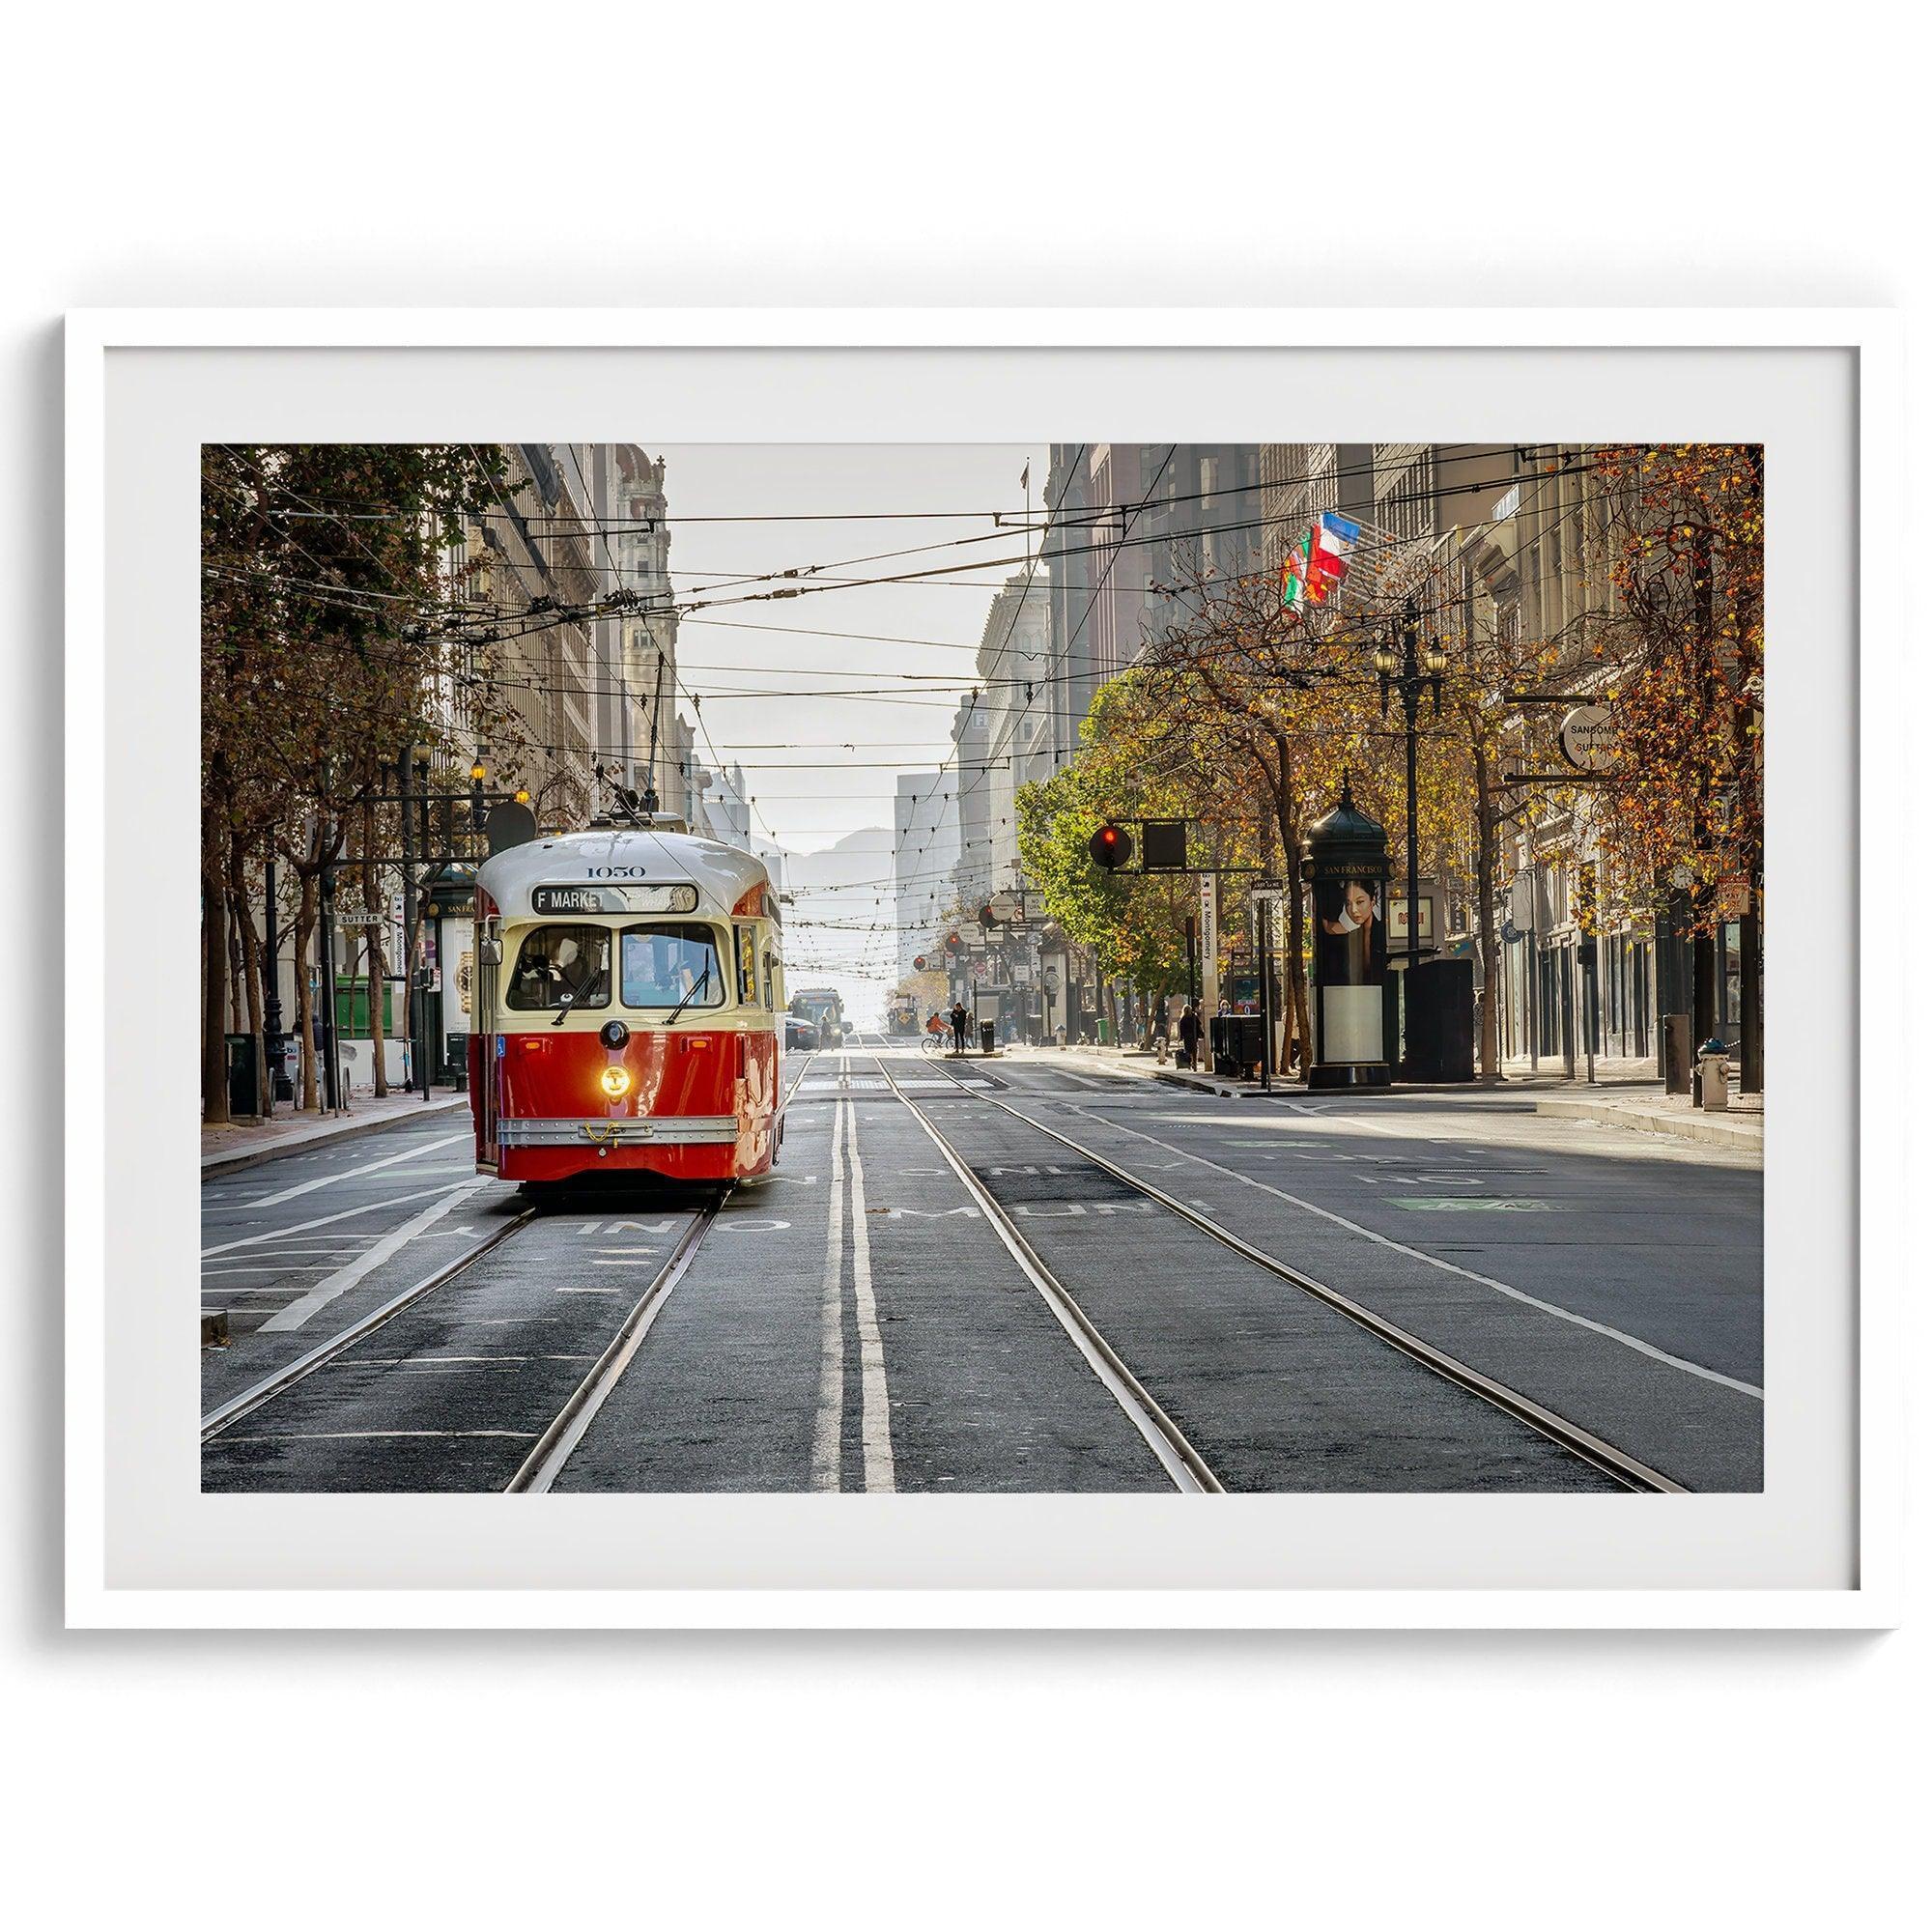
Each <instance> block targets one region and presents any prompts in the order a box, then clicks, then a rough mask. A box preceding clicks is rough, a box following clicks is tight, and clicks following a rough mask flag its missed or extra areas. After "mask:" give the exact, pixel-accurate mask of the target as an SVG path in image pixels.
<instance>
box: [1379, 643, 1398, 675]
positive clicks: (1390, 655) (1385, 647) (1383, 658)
mask: <svg viewBox="0 0 1932 1932" xmlns="http://www.w3.org/2000/svg"><path fill="white" fill-rule="evenodd" d="M1401 668H1402V659H1401V658H1400V657H1398V656H1397V655H1396V648H1395V646H1394V645H1393V644H1389V643H1381V644H1378V645H1377V646H1376V670H1377V673H1378V675H1379V676H1382V677H1393V676H1394V675H1395V674H1396V672H1397V671H1399V670H1400V669H1401Z"/></svg>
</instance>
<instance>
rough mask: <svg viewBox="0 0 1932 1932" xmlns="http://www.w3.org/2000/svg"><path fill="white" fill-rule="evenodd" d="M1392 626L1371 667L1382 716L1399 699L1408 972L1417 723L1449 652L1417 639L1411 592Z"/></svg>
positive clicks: (1413, 941)
mask: <svg viewBox="0 0 1932 1932" xmlns="http://www.w3.org/2000/svg"><path fill="white" fill-rule="evenodd" d="M1396 630H1397V636H1396V639H1381V640H1380V641H1379V642H1378V643H1377V645H1376V650H1375V667H1376V676H1377V678H1378V680H1379V681H1380V684H1381V697H1382V716H1383V717H1384V718H1386V717H1387V716H1388V707H1389V696H1390V694H1391V693H1394V694H1395V695H1396V696H1399V697H1400V698H1401V699H1402V724H1403V739H1404V752H1405V762H1406V769H1407V776H1408V967H1409V970H1411V971H1413V969H1414V968H1415V967H1417V966H1419V965H1421V963H1422V918H1421V910H1422V907H1421V901H1422V890H1421V887H1420V885H1419V883H1418V881H1417V877H1416V874H1417V871H1418V870H1419V868H1420V865H1421V855H1420V850H1419V848H1420V844H1421V839H1420V836H1419V834H1418V830H1417V825H1416V796H1415V762H1416V740H1417V737H1418V736H1419V732H1418V729H1417V724H1418V720H1419V718H1420V716H1421V711H1422V694H1423V692H1424V691H1427V692H1428V693H1429V703H1430V713H1431V715H1432V716H1433V717H1437V718H1439V717H1440V716H1441V715H1442V674H1443V672H1445V671H1446V670H1447V669H1448V668H1449V653H1448V652H1447V651H1446V650H1444V649H1443V647H1442V640H1441V639H1439V638H1435V637H1432V638H1431V639H1429V640H1428V642H1427V643H1426V644H1425V643H1424V642H1423V639H1422V611H1421V609H1420V607H1419V606H1418V605H1417V603H1416V601H1415V599H1414V598H1413V597H1409V598H1407V599H1406V600H1405V601H1404V603H1403V607H1402V617H1401V620H1400V622H1399V623H1398V625H1397V627H1396ZM1413 985H1414V982H1413V981H1412V980H1411V981H1408V982H1406V988H1405V993H1404V1001H1403V1004H1404V1007H1405V1009H1406V1008H1407V1005H1408V993H1409V991H1412V990H1413ZM1407 1035H1408V1029H1407V1028H1406V1027H1405V1028H1404V1043H1403V1064H1404V1066H1405V1068H1406V1067H1407V1066H1408V1065H1409V1064H1410V1062H1411V1058H1412V1056H1411V1052H1410V1048H1409V1045H1408V1039H1407Z"/></svg>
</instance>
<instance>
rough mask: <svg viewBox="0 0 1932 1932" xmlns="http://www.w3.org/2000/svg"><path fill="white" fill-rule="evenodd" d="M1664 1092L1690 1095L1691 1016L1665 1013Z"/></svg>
mask: <svg viewBox="0 0 1932 1932" xmlns="http://www.w3.org/2000/svg"><path fill="white" fill-rule="evenodd" d="M1663 1091H1664V1092H1665V1093H1666V1094H1688V1093H1690V1014H1689V1013H1665V1014H1664V1016H1663Z"/></svg>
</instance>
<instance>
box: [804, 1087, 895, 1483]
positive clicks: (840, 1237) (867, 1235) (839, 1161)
mask: <svg viewBox="0 0 1932 1932" xmlns="http://www.w3.org/2000/svg"><path fill="white" fill-rule="evenodd" d="M848 1152H849V1155H850V1159H849V1164H848V1160H847V1155H848ZM848 1174H849V1179H850V1187H851V1217H852V1306H853V1313H854V1316H855V1318H856V1322H855V1325H856V1326H857V1329H858V1334H859V1392H860V1416H859V1440H860V1446H861V1449H862V1451H863V1458H864V1460H863V1474H864V1483H865V1487H866V1489H867V1490H868V1491H892V1490H895V1489H896V1488H897V1487H898V1485H897V1483H896V1481H895V1478H894V1472H893V1431H892V1401H891V1397H890V1395H889V1393H888V1391H887V1386H886V1351H885V1348H884V1345H883V1344H882V1343H881V1342H880V1340H879V1311H878V1304H877V1302H876V1300H875V1299H874V1297H873V1293H872V1243H871V1232H870V1230H869V1229H868V1228H867V1226H866V1169H865V1163H864V1162H863V1161H862V1160H861V1159H860V1157H859V1123H858V1111H857V1109H856V1108H855V1107H854V1106H853V1105H852V1103H851V1102H850V1101H849V1100H846V1099H842V1098H841V1099H838V1100H836V1101H834V1103H833V1112H832V1185H831V1188H830V1190H829V1192H830V1197H831V1198H830V1203H829V1209H830V1211H829V1213H828V1215H827V1219H826V1233H825V1288H824V1299H823V1303H822V1309H821V1322H820V1350H819V1372H818V1419H817V1425H816V1427H815V1428H814V1430H813V1432H812V1444H811V1487H812V1488H813V1489H814V1490H837V1489H838V1488H839V1487H840V1469H839V1463H840V1453H839V1451H840V1439H841V1437H842V1435H843V1434H844V1421H845V1214H846V1207H845V1202H846V1184H847V1178H848Z"/></svg>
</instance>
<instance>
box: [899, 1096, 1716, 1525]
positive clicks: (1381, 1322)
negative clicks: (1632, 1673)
mask: <svg viewBox="0 0 1932 1932" xmlns="http://www.w3.org/2000/svg"><path fill="white" fill-rule="evenodd" d="M880 1065H881V1067H883V1066H884V1065H885V1063H884V1061H883V1060H881V1062H880ZM949 1071H950V1070H949ZM952 1077H953V1080H954V1084H955V1085H956V1086H957V1087H958V1088H959V1090H960V1092H961V1093H962V1094H966V1095H967V1096H968V1097H969V1098H971V1099H974V1100H979V1101H981V1102H983V1103H984V1104H985V1105H987V1106H990V1107H997V1108H999V1109H1000V1111H1001V1112H1002V1113H1006V1114H1010V1115H1011V1116H1012V1117H1013V1119H1014V1120H1016V1121H1021V1122H1025V1123H1026V1124H1027V1125H1028V1126H1030V1127H1032V1128H1033V1129H1034V1130H1035V1131H1036V1132H1037V1133H1042V1134H1045V1135H1046V1136H1047V1137H1048V1139H1050V1140H1056V1141H1058V1142H1059V1143H1060V1144H1061V1145H1062V1146H1063V1147H1065V1148H1066V1149H1068V1150H1069V1151H1072V1152H1073V1153H1076V1154H1078V1155H1079V1156H1080V1158H1081V1159H1082V1160H1086V1161H1090V1162H1092V1164H1093V1165H1094V1166H1095V1167H1097V1168H1099V1169H1100V1170H1101V1172H1102V1173H1104V1174H1109V1175H1111V1176H1112V1177H1113V1178H1114V1179H1116V1180H1120V1181H1122V1182H1124V1183H1125V1184H1126V1185H1127V1186H1128V1187H1131V1188H1132V1189H1134V1190H1135V1192H1137V1193H1139V1194H1144V1195H1145V1196H1146V1197H1147V1198H1148V1199H1149V1200H1150V1201H1152V1202H1154V1203H1156V1204H1157V1205H1158V1206H1160V1207H1162V1208H1166V1209H1167V1210H1168V1212H1169V1213H1171V1214H1174V1215H1176V1216H1178V1217H1179V1219H1180V1220H1182V1221H1185V1222H1187V1223H1188V1224H1189V1225H1190V1226H1192V1227H1194V1228H1196V1229H1198V1230H1199V1231H1200V1232H1201V1233H1202V1234H1204V1235H1208V1236H1211V1237H1212V1238H1213V1239H1214V1240H1216V1241H1219V1242H1220V1243H1221V1245H1222V1246H1223V1247H1225V1248H1229V1249H1232V1250H1233V1252H1234V1253H1236V1254H1237V1255H1239V1256H1240V1257H1241V1258H1242V1259H1243V1260H1245V1261H1248V1262H1252V1263H1253V1264H1255V1265H1256V1266H1257V1267H1260V1268H1264V1269H1265V1270H1266V1271H1267V1272H1268V1273H1269V1274H1272V1275H1274V1276H1276V1277H1278V1278H1279V1279H1280V1280H1282V1281H1285V1282H1287V1283H1289V1284H1290V1285H1291V1286H1292V1287H1294V1288H1298V1289H1300V1290H1301V1291H1302V1293H1305V1294H1308V1295H1311V1296H1313V1297H1314V1299H1316V1300H1317V1301H1320V1302H1322V1303H1323V1304H1325V1305H1326V1306H1327V1307H1329V1308H1332V1309H1333V1310H1334V1311H1335V1312H1336V1313H1337V1314H1339V1315H1342V1316H1344V1317H1346V1318H1347V1319H1348V1320H1349V1321H1352V1322H1354V1323H1355V1324H1356V1325H1357V1326H1358V1327H1360V1328H1364V1329H1366V1330H1367V1331H1368V1332H1369V1333H1370V1334H1371V1335H1374V1336H1375V1337H1376V1338H1377V1339H1378V1341H1381V1342H1384V1343H1386V1344H1387V1345H1388V1346H1389V1347H1390V1348H1392V1349H1395V1350H1398V1351H1399V1352H1400V1353H1402V1354H1405V1355H1406V1356H1407V1357H1408V1358H1409V1359H1410V1360H1411V1361H1414V1362H1416V1363H1418V1364H1420V1366H1422V1367H1423V1368H1425V1369H1428V1370H1429V1371H1431V1372H1432V1373H1433V1374H1435V1375H1437V1376H1440V1377H1441V1378H1443V1379H1444V1380H1445V1381H1448V1382H1451V1383H1453V1384H1454V1385H1455V1386H1456V1387H1458V1388H1460V1389H1463V1391H1464V1392H1465V1393H1467V1394H1469V1395H1473V1396H1475V1397H1477V1398H1478V1399H1479V1400H1481V1401H1483V1402H1486V1403H1489V1404H1490V1405H1491V1406H1493V1407H1495V1408H1499V1409H1501V1410H1502V1411H1503V1413H1504V1414H1506V1415H1509V1416H1512V1417H1514V1418H1515V1419H1516V1420H1517V1421H1518V1422H1520V1423H1522V1424H1523V1425H1525V1426H1526V1427H1528V1428H1530V1429H1533V1430H1535V1431H1536V1432H1537V1433H1538V1434H1539V1435H1544V1436H1547V1437H1548V1439H1549V1440H1551V1441H1552V1442H1555V1443H1556V1444H1558V1445H1559V1446H1560V1447H1561V1448H1564V1449H1567V1450H1568V1451H1569V1452H1570V1453H1571V1454H1572V1455H1573V1456H1576V1457H1577V1459H1578V1460H1579V1461H1581V1462H1584V1463H1589V1464H1590V1465H1591V1467H1593V1468H1595V1469H1596V1470H1598V1471H1599V1472H1600V1473H1601V1474H1603V1475H1606V1476H1608V1477H1609V1478H1610V1479H1611V1480H1612V1481H1614V1482H1619V1483H1621V1484H1623V1485H1624V1486H1625V1488H1627V1489H1631V1490H1636V1491H1639V1492H1645V1493H1648V1494H1653V1495H1683V1494H1685V1493H1687V1492H1686V1490H1685V1486H1684V1485H1683V1484H1682V1483H1679V1482H1677V1481H1675V1480H1674V1479H1673V1478H1671V1477H1669V1476H1666V1475H1664V1474H1663V1473H1662V1470H1659V1469H1653V1468H1652V1467H1651V1466H1650V1465H1649V1464H1648V1463H1642V1462H1639V1461H1638V1460H1637V1459H1636V1458H1635V1457H1634V1456H1631V1455H1629V1454H1627V1453H1626V1452H1625V1451H1623V1450H1621V1449H1619V1448H1617V1447H1616V1445H1615V1444H1614V1443H1611V1442H1606V1441H1605V1440H1604V1438H1603V1437H1602V1436H1600V1435H1595V1434H1593V1433H1592V1432H1591V1431H1589V1430H1587V1429H1585V1428H1583V1427H1582V1425H1581V1424H1579V1423H1576V1422H1572V1421H1570V1420H1569V1418H1568V1417H1566V1416H1562V1415H1558V1414H1557V1413H1556V1411H1555V1410H1554V1409H1550V1408H1546V1407H1545V1406H1543V1405H1542V1404H1541V1403H1539V1402H1537V1401H1535V1400H1533V1399H1532V1398H1531V1397H1529V1396H1526V1395H1524V1394H1523V1393H1522V1392H1521V1391H1520V1390H1519V1389H1513V1388H1511V1387H1510V1386H1509V1385H1508V1384H1507V1383H1504V1382H1499V1381H1497V1380H1496V1379H1495V1378H1494V1377H1492V1376H1488V1375H1485V1374H1484V1373H1483V1372H1482V1371H1481V1370H1480V1369H1476V1368H1472V1367H1471V1366H1470V1365H1469V1364H1468V1363H1466V1362H1463V1361H1461V1360H1459V1359H1458V1358H1457V1357H1456V1356H1454V1355H1451V1354H1448V1353H1446V1352H1445V1351H1444V1350H1440V1349H1438V1348H1436V1347H1435V1345H1434V1344H1433V1343H1429V1342H1425V1341H1424V1340H1423V1339H1422V1338H1421V1337H1420V1336H1419V1335H1413V1334H1411V1333H1410V1332H1409V1331H1408V1330H1407V1329H1406V1328H1403V1327H1401V1326H1399V1325H1398V1324H1397V1323H1395V1322H1393V1321H1389V1320H1388V1318H1387V1317H1386V1316H1382V1315H1378V1314H1377V1313H1376V1312H1375V1311H1374V1310H1373V1309H1371V1308H1367V1307H1365V1306H1364V1305H1363V1304H1362V1303H1361V1302H1359V1301H1355V1300H1353V1299H1352V1298H1351V1297H1350V1296H1349V1295H1346V1294H1344V1293H1341V1291H1340V1290H1338V1289H1334V1288H1330V1287H1329V1286H1328V1284H1327V1283H1326V1282H1321V1281H1317V1280H1316V1279H1315V1277H1314V1276H1313V1275H1310V1274H1304V1273H1303V1272H1302V1271H1301V1269H1299V1268H1297V1267H1295V1266H1293V1265H1292V1264H1290V1263H1288V1262H1285V1261H1282V1260H1281V1259H1280V1258H1279V1257H1278V1256H1275V1255H1271V1254H1269V1253H1267V1251H1266V1250H1265V1249H1263V1248H1258V1247H1256V1246H1255V1245H1254V1243H1253V1242H1251V1241H1245V1240H1243V1239H1242V1238H1241V1236H1238V1235H1236V1233H1234V1232H1233V1230H1232V1229H1228V1228H1224V1227H1222V1226H1221V1224H1220V1223H1219V1222H1218V1221H1214V1220H1212V1219H1210V1218H1209V1217H1208V1215H1206V1214H1203V1213H1201V1212H1200V1211H1199V1210H1198V1209H1197V1208H1190V1207H1189V1206H1188V1205H1187V1203H1186V1202H1184V1201H1180V1200H1177V1199H1176V1198H1175V1196H1173V1195H1172V1194H1169V1193H1168V1192H1167V1191H1166V1190H1165V1189H1164V1188H1161V1187H1157V1186H1155V1185H1154V1183H1153V1182H1152V1181H1151V1180H1144V1179H1141V1177H1140V1176H1139V1175H1137V1174H1134V1173H1132V1172H1130V1171H1129V1170H1128V1169H1126V1168H1124V1167H1122V1166H1120V1165H1119V1164H1118V1163H1117V1162H1114V1161H1111V1160H1109V1159H1108V1158H1107V1157H1106V1155H1104V1154H1099V1153H1095V1152H1094V1150H1093V1149H1092V1148H1089V1147H1085V1146H1083V1145H1082V1144H1081V1143H1080V1142H1078V1141H1076V1140H1074V1139H1073V1138H1072V1137H1071V1136H1070V1135H1067V1134H1064V1133H1062V1132H1061V1131H1060V1130H1059V1129H1058V1128H1057V1127H1050V1126H1048V1125H1047V1124H1046V1123H1045V1122H1043V1121H1037V1120H1035V1119H1034V1118H1033V1117H1032V1116H1031V1115H1029V1114H1026V1113H1023V1112H1021V1110H1020V1109H1019V1108H1018V1107H1015V1106H1013V1105H1011V1104H1010V1103H1009V1102H1008V1101H1006V1100H1002V1099H1000V1098H998V1097H997V1096H996V1095H994V1094H989V1093H987V1092H985V1091H984V1090H983V1089H980V1088H974V1087H970V1086H968V1085H967V1083H966V1082H965V1081H963V1080H959V1079H958V1078H957V1077H956V1076H952ZM887 1078H888V1079H889V1080H890V1079H891V1078H892V1076H891V1075H890V1074H888V1075H887ZM900 1097H901V1098H904V1096H903V1095H901V1096H900ZM906 1105H907V1106H909V1107H911V1106H912V1102H911V1101H910V1100H907V1101H906ZM913 1112H914V1113H915V1114H920V1110H919V1109H918V1108H917V1107H913ZM920 1119H921V1121H922V1122H923V1123H924V1124H925V1129H926V1132H927V1133H928V1134H931V1135H932V1137H933V1139H934V1140H935V1141H940V1136H939V1135H938V1133H937V1131H936V1130H935V1129H934V1128H933V1126H932V1125H931V1123H930V1122H926V1121H925V1117H924V1116H923V1114H920ZM940 1146H941V1148H942V1151H945V1152H946V1154H947V1157H948V1160H949V1161H950V1162H951V1164H952V1166H953V1167H954V1168H955V1169H956V1170H957V1171H958V1172H960V1173H961V1174H962V1176H963V1175H964V1174H965V1173H966V1172H967V1170H966V1168H965V1166H964V1164H963V1162H961V1161H959V1160H958V1159H956V1158H955V1157H954V1155H953V1152H952V1150H951V1149H950V1148H947V1147H946V1144H945V1143H944V1142H943V1141H940ZM969 1184H971V1183H969ZM979 1192H980V1194H983V1193H984V1190H983V1189H980V1190H979ZM976 1198H977V1197H976ZM986 1198H987V1199H990V1198H991V1197H990V1195H988V1196H986ZM1002 1218H1003V1219H1004V1216H1003V1217H1002ZM995 1225H996V1227H997V1226H998V1225H999V1223H998V1222H996V1223H995ZM1021 1238H1022V1240H1023V1237H1021ZM1009 1246H1010V1243H1009ZM1068 1298H1069V1300H1070V1297H1068Z"/></svg>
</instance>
